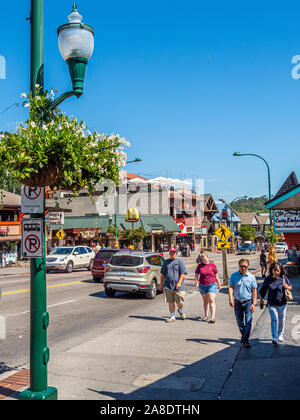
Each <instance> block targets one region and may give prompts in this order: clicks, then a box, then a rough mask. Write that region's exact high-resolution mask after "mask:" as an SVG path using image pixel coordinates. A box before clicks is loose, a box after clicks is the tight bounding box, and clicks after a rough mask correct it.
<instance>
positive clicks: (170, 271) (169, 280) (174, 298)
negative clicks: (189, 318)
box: [160, 248, 187, 322]
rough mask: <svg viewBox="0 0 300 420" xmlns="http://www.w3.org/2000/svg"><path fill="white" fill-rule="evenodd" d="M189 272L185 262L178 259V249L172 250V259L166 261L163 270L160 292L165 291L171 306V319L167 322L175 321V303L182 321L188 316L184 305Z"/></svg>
mask: <svg viewBox="0 0 300 420" xmlns="http://www.w3.org/2000/svg"><path fill="white" fill-rule="evenodd" d="M186 274H187V271H186V267H185V264H184V262H183V261H182V260H181V259H180V258H177V251H176V248H171V249H170V258H169V259H168V260H166V261H165V262H164V264H163V266H162V268H161V280H160V290H162V289H164V295H165V298H166V301H167V303H168V304H169V310H170V318H168V319H167V320H166V322H174V321H175V303H176V304H177V306H178V312H179V315H180V317H181V319H185V318H186V316H185V314H184V312H183V304H184V295H185V291H184V277H185V276H186Z"/></svg>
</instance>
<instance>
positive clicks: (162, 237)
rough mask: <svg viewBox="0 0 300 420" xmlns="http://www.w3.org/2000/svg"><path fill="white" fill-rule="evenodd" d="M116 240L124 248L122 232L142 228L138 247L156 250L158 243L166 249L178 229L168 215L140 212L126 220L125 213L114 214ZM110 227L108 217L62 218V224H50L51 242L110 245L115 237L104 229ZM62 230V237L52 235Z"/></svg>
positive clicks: (125, 244) (125, 243)
mask: <svg viewBox="0 0 300 420" xmlns="http://www.w3.org/2000/svg"><path fill="white" fill-rule="evenodd" d="M117 225H118V232H119V235H118V236H119V243H120V246H121V247H126V246H127V242H126V240H124V239H122V235H121V233H122V231H125V230H127V229H132V228H133V229H137V228H139V227H142V228H143V229H144V230H145V231H146V233H147V236H146V237H145V239H144V241H143V243H141V244H140V245H139V247H140V248H141V249H150V250H152V251H156V250H160V247H161V246H162V247H163V249H164V251H167V250H168V249H169V248H170V247H171V245H172V244H175V242H176V236H175V235H176V233H177V232H179V228H178V227H177V225H176V223H175V222H174V220H173V218H172V217H170V216H147V215H145V216H144V215H141V216H140V218H139V220H138V221H137V222H134V223H132V222H127V221H126V216H117ZM110 226H112V227H114V220H112V219H111V218H110V217H109V216H78V217H65V218H64V224H63V225H55V226H52V245H53V244H54V243H56V244H57V245H79V244H81V245H82V244H85V245H89V246H92V245H93V244H98V245H100V247H110V246H112V243H113V242H114V238H115V236H114V235H113V234H111V233H109V232H108V228H109V227H110ZM59 229H62V230H63V231H64V233H65V237H64V238H63V240H61V241H59V240H58V239H57V238H56V233H57V231H58V230H59Z"/></svg>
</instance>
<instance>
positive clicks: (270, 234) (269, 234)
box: [266, 226, 278, 245]
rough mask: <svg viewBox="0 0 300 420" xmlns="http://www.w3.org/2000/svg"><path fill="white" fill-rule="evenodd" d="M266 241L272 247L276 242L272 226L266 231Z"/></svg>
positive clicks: (276, 238) (276, 237) (276, 235)
mask: <svg viewBox="0 0 300 420" xmlns="http://www.w3.org/2000/svg"><path fill="white" fill-rule="evenodd" d="M266 240H267V241H268V242H269V244H272V245H275V244H276V242H277V241H278V234H277V233H275V232H274V229H273V226H271V227H268V228H267V229H266Z"/></svg>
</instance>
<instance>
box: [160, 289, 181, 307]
mask: <svg viewBox="0 0 300 420" xmlns="http://www.w3.org/2000/svg"><path fill="white" fill-rule="evenodd" d="M164 295H165V300H166V302H167V303H174V302H175V303H176V304H177V305H183V303H184V296H185V292H182V291H179V290H168V289H164Z"/></svg>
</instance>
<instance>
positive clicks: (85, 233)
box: [80, 230, 96, 239]
mask: <svg viewBox="0 0 300 420" xmlns="http://www.w3.org/2000/svg"><path fill="white" fill-rule="evenodd" d="M95 233H96V232H95V231H93V230H84V231H82V232H80V235H81V237H82V238H84V239H92V238H93V237H94V236H95Z"/></svg>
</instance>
